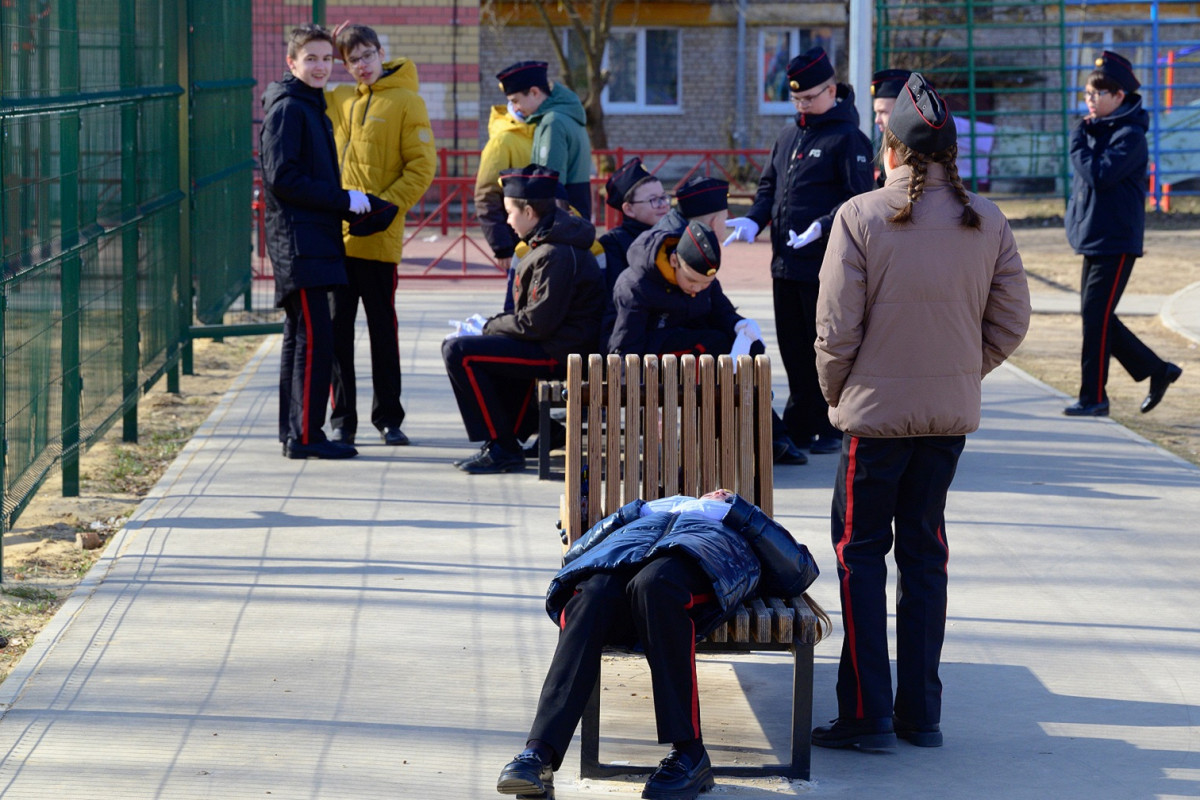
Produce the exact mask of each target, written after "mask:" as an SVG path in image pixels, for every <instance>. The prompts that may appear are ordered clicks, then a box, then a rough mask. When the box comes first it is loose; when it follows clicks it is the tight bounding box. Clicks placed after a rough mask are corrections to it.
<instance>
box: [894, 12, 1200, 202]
mask: <svg viewBox="0 0 1200 800" xmlns="http://www.w3.org/2000/svg"><path fill="white" fill-rule="evenodd" d="M875 22H876V38H875V48H876V49H875V64H876V68H877V69H881V68H883V67H888V66H891V67H902V68H907V69H913V70H919V71H921V72H922V73H924V74H925V75H926V76H927V77H929V78H930V79H931V80H932V81H933V82H934V83H935V84H936V85H937V86H938V89H939V90H940V91H941V92H942V93H943V94H944V95H945V96H946V97H947V102H949V103H951V105H952V107H953V108H954V109H955V112H956V115H957V116H958V118H959V119H958V122H959V127H960V131H959V152H960V161H959V164H960V171H961V173H962V174H963V177H964V178H968V179H969V182H970V183H971V184H972V185H973V188H975V189H976V190H980V189H990V190H992V191H993V192H996V193H999V194H1009V195H1031V194H1032V195H1046V196H1059V197H1062V196H1065V194H1066V191H1067V189H1068V188H1069V180H1068V177H1069V170H1070V163H1069V157H1068V150H1067V142H1068V136H1069V132H1070V129H1071V127H1072V126H1073V125H1074V124H1075V122H1076V120H1078V119H1079V117H1081V116H1082V115H1083V114H1084V113H1086V110H1085V107H1084V105H1083V100H1082V97H1081V96H1080V90H1081V89H1082V85H1083V83H1084V82H1085V81H1086V78H1087V75H1088V73H1089V72H1091V71H1092V69H1093V68H1094V59H1095V57H1096V56H1097V55H1098V54H1099V53H1100V51H1102V50H1105V49H1112V50H1117V51H1119V52H1121V53H1122V54H1123V55H1125V56H1127V57H1128V58H1130V60H1131V61H1132V62H1133V64H1134V69H1135V71H1136V72H1137V74H1138V75H1139V77H1140V78H1141V81H1142V84H1143V85H1142V89H1141V94H1142V98H1143V104H1144V107H1145V108H1146V110H1147V111H1148V112H1149V113H1150V117H1151V129H1150V136H1149V140H1150V145H1151V165H1152V176H1153V178H1154V182H1153V185H1152V188H1153V195H1152V202H1153V203H1155V204H1159V203H1161V202H1162V200H1163V197H1164V187H1167V189H1166V190H1167V191H1169V187H1171V186H1175V187H1176V193H1178V194H1182V193H1190V194H1195V193H1196V189H1197V187H1198V185H1200V48H1198V47H1197V46H1196V45H1197V44H1198V43H1200V3H1192V2H1180V1H1179V0H1161V1H1160V2H1142V3H1118V2H1103V1H1100V2H1097V1H1096V0H1086V1H1085V0H1024V2H1020V3H1013V2H998V1H996V0H960V1H959V2H933V1H932V0H925V1H924V2H913V1H912V0H877V2H876V4H875ZM1160 207H1162V206H1160Z"/></svg>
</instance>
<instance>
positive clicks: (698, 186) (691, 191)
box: [675, 175, 729, 219]
mask: <svg viewBox="0 0 1200 800" xmlns="http://www.w3.org/2000/svg"><path fill="white" fill-rule="evenodd" d="M675 200H676V202H677V203H678V204H679V213H680V214H683V216H685V217H687V218H688V219H695V218H696V217H702V216H704V215H705V214H711V213H713V212H714V211H724V210H725V209H727V208H729V184H728V183H727V182H725V181H723V180H720V179H719V178H704V177H701V176H699V175H693V176H692V177H690V178H688V179H687V180H686V181H685V182H683V183H681V184H679V186H676V187H675Z"/></svg>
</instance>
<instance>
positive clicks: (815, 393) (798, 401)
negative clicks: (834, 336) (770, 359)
mask: <svg viewBox="0 0 1200 800" xmlns="http://www.w3.org/2000/svg"><path fill="white" fill-rule="evenodd" d="M771 288H772V290H773V291H772V294H773V295H774V299H775V334H776V336H777V337H778V339H779V356H780V358H782V359H783V369H784V371H785V372H787V381H788V399H787V405H785V406H784V408H783V422H784V424H785V425H787V428H788V432H789V433H790V434H791V435H792V438H793V439H794V440H795V441H796V442H797V443H798V444H799V445H801V446H802V447H803V446H805V445H807V443H808V442H809V441H811V440H812V438H813V437H814V436H840V435H841V433H840V432H839V431H838V429H837V428H835V427H833V423H831V422H830V421H829V404H828V403H826V402H825V397H824V395H822V394H821V383H820V381H819V380H818V379H817V354H816V351H815V350H814V349H813V346H814V345H815V344H816V342H817V292H818V291H819V290H820V288H821V287H820V284H818V283H806V282H803V281H792V280H786V279H784V278H775V279H773V280H772V282H771Z"/></svg>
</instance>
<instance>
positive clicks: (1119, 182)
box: [1066, 94, 1150, 256]
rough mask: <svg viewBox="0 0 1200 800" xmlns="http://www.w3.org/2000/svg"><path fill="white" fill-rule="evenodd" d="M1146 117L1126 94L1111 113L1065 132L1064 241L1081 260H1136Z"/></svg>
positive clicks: (1142, 219) (1142, 214)
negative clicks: (1067, 186)
mask: <svg viewBox="0 0 1200 800" xmlns="http://www.w3.org/2000/svg"><path fill="white" fill-rule="evenodd" d="M1149 127H1150V118H1149V115H1148V114H1147V113H1146V112H1145V110H1144V109H1143V108H1142V98H1141V95H1137V94H1132V95H1130V96H1129V97H1127V98H1126V99H1125V102H1124V103H1122V104H1121V107H1120V108H1118V109H1117V110H1116V111H1115V112H1114V113H1112V114H1110V115H1109V116H1107V117H1102V118H1101V119H1098V120H1094V121H1090V122H1089V121H1087V120H1081V121H1080V122H1079V124H1078V125H1076V126H1075V130H1074V131H1072V132H1071V168H1072V169H1073V170H1074V173H1073V174H1072V175H1071V200H1070V202H1068V203H1067V219H1066V227H1067V241H1068V242H1070V243H1071V247H1073V248H1075V252H1076V253H1078V254H1080V255H1083V256H1115V255H1120V254H1122V253H1128V254H1130V255H1135V256H1140V255H1141V254H1142V235H1143V233H1144V231H1145V228H1146V165H1147V162H1148V160H1149V156H1148V152H1147V147H1146V130H1147V129H1148V128H1149Z"/></svg>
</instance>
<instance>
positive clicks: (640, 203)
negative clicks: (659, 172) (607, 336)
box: [597, 158, 671, 295]
mask: <svg viewBox="0 0 1200 800" xmlns="http://www.w3.org/2000/svg"><path fill="white" fill-rule="evenodd" d="M604 189H605V192H606V194H607V195H608V197H607V198H606V199H605V201H604V202H605V203H607V204H608V205H609V206H610V207H611V208H614V209H616V210H617V211H620V212H621V215H622V219H621V224H620V225H618V226H617V227H615V228H613V229H612V230H610V231H608V232H607V233H605V234H604V235H603V236H601V237H600V238H599V239H597V241H598V242H600V245H601V246H602V247H603V248H604V280H605V282H606V283H607V284H608V292H609V294H610V295H611V294H612V288H613V285H614V284H616V282H617V276H619V275H620V274H621V273H622V272H624V271H625V268H626V267H627V266H629V261H628V259H627V258H626V257H625V254H626V252H628V250H629V246H630V245H631V244H633V240H634V239H636V238H637V237H638V236H640V235H642V234H643V233H645V232H646V231H648V230H650V226H652V225H654V224H655V223H656V222H658V221H659V220H660V219H662V218H663V217H665V216H666V215H667V212H668V211H670V210H671V198H670V196H668V195H667V194H666V192H664V191H663V185H662V182H661V181H659V179H658V178H656V177H654V176H653V175H651V174H650V173H649V172H647V171H646V168H645V167H643V166H642V160H641V159H640V158H631V159H629V160H628V161H626V162H625V163H624V164H622V165H621V167H620V169H618V170H617V171H616V172H614V173H613V174H612V175H611V176H609V179H608V182H607V183H605V184H604Z"/></svg>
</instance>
